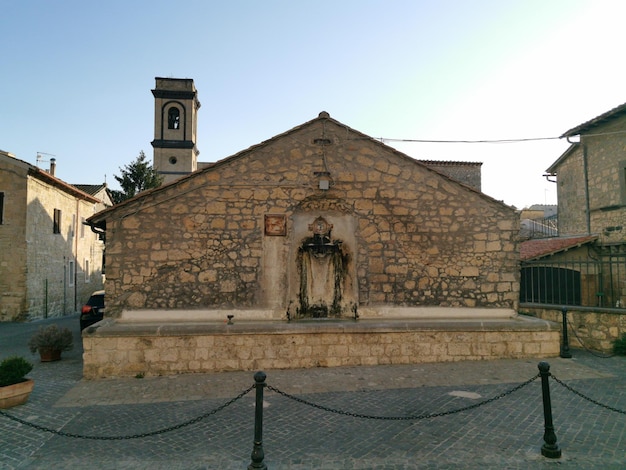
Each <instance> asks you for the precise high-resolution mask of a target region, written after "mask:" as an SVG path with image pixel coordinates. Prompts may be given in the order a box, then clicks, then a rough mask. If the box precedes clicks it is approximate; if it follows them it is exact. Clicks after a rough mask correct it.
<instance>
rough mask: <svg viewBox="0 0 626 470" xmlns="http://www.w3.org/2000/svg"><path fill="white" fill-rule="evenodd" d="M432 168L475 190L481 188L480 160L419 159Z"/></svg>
mask: <svg viewBox="0 0 626 470" xmlns="http://www.w3.org/2000/svg"><path fill="white" fill-rule="evenodd" d="M419 161H420V162H421V163H423V164H424V165H426V166H427V167H429V168H432V169H433V170H436V171H438V172H439V173H442V174H444V175H446V176H449V177H450V178H452V179H454V180H457V181H458V182H459V183H463V184H465V185H467V186H469V187H470V188H474V189H475V190H476V191H481V189H482V186H481V185H482V178H481V173H480V169H481V167H482V165H483V164H482V163H481V162H457V161H437V160H419Z"/></svg>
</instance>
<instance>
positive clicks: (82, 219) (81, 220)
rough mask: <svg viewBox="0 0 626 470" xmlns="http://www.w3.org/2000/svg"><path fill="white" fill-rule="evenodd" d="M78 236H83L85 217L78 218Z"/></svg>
mask: <svg viewBox="0 0 626 470" xmlns="http://www.w3.org/2000/svg"><path fill="white" fill-rule="evenodd" d="M80 238H85V218H84V217H81V218H80Z"/></svg>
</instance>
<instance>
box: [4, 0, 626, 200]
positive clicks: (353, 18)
mask: <svg viewBox="0 0 626 470" xmlns="http://www.w3.org/2000/svg"><path fill="white" fill-rule="evenodd" d="M0 11H1V15H0V31H1V35H2V37H1V39H0V61H1V62H0V63H2V76H1V78H0V84H1V86H0V103H1V106H2V108H1V112H0V149H2V150H5V151H8V152H11V153H12V154H14V155H15V156H16V157H17V158H19V159H21V160H25V161H27V162H29V163H31V164H35V163H36V155H37V152H43V153H47V154H53V155H55V157H56V160H57V173H56V175H57V176H58V177H59V178H61V179H63V180H64V181H67V182H69V183H74V184H76V183H82V184H98V183H102V182H103V181H104V180H105V177H106V181H107V182H108V183H109V185H110V186H112V187H113V188H117V187H118V186H117V183H116V181H115V180H114V177H113V175H114V174H117V175H119V174H120V171H119V169H120V167H122V166H124V165H126V164H128V163H130V162H132V161H133V160H134V159H135V158H136V157H137V155H138V154H139V152H140V151H141V150H143V151H144V152H145V153H146V155H148V156H149V157H150V158H151V157H152V147H151V145H150V142H151V141H152V139H153V137H154V136H153V132H154V131H153V126H154V114H153V113H154V99H153V96H152V94H151V92H150V90H151V89H153V88H154V85H155V82H154V78H155V77H157V76H159V77H175V78H193V79H194V81H195V84H196V88H197V89H198V92H199V99H200V101H201V103H202V107H201V109H200V112H199V118H198V119H199V120H198V142H197V144H198V148H199V150H200V152H201V154H200V157H199V160H200V161H207V162H208V161H216V160H220V159H222V158H225V157H228V156H230V155H232V154H234V153H236V152H238V151H240V150H243V149H245V148H248V147H249V146H251V145H254V144H257V143H259V142H261V141H264V140H266V139H268V138H271V137H273V136H275V135H277V134H279V133H281V132H284V131H286V130H288V129H291V128H292V127H295V126H297V125H300V124H302V123H303V122H305V121H308V120H310V119H313V118H315V117H316V116H317V115H318V113H319V112H320V111H328V112H329V113H330V115H331V116H332V117H333V118H335V119H337V120H339V121H341V122H342V123H344V124H346V125H348V126H350V127H352V128H354V129H356V130H359V131H361V132H364V133H366V134H368V135H370V136H372V137H376V138H389V139H427V140H430V139H435V140H485V139H523V138H535V137H558V136H559V135H561V134H562V133H563V132H565V131H567V130H568V129H570V128H572V127H574V126H576V125H578V124H581V123H582V122H585V121H587V120H589V119H591V118H593V117H595V116H597V115H599V114H601V113H603V112H605V111H608V110H609V109H611V108H613V107H615V106H618V105H620V104H622V103H624V102H626V89H625V84H626V66H624V64H623V57H624V51H623V47H624V44H625V41H624V36H623V28H624V26H623V20H624V18H626V2H623V1H619V0H615V1H610V0H589V1H581V0H541V1H535V0H523V1H515V0H493V1H488V0H458V1H452V0H443V1H435V0H430V1H420V0H406V1H404V0H396V1H393V0H380V1H368V0H341V1H339V0H318V1H315V2H304V1H272V0H265V1H252V0H249V1H236V0H233V1H226V0H222V1H219V2H218V1H209V0H187V1H185V2H177V1H174V0H169V1H162V0H150V1H138V0H135V1H130V0H125V1H118V0H107V1H105V2H90V1H84V0H77V1H73V0H60V1H48V0H20V1H14V0H0ZM389 145H392V146H394V147H396V148H398V149H399V150H401V151H403V152H405V153H407V154H408V155H410V156H412V157H414V158H418V159H432V160H463V161H481V162H483V168H482V172H483V191H484V192H485V193H487V194H488V195H490V196H492V197H494V198H496V199H499V200H503V201H504V202H505V203H507V204H510V205H515V206H517V207H518V208H522V207H524V206H528V205H531V204H535V203H541V204H543V203H555V202H556V188H555V185H554V184H552V183H548V182H546V180H545V178H543V176H542V175H543V173H544V170H545V169H546V168H547V167H548V166H549V165H550V164H551V163H552V162H554V161H555V160H556V159H557V158H558V157H559V156H560V155H561V153H562V152H563V151H564V150H565V149H566V148H567V146H568V144H567V143H566V142H563V141H558V140H557V141H540V142H532V143H516V144H422V143H396V142H389ZM44 157H45V158H46V159H48V158H49V156H44ZM40 166H41V167H43V168H47V166H48V164H47V163H42V164H41V165H40Z"/></svg>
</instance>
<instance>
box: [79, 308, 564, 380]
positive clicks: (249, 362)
mask: <svg viewBox="0 0 626 470" xmlns="http://www.w3.org/2000/svg"><path fill="white" fill-rule="evenodd" d="M410 310H411V312H409V311H408V310H406V311H403V310H402V309H395V310H394V311H388V312H384V313H385V314H386V315H385V318H380V317H378V318H376V317H374V316H372V317H369V318H363V319H359V320H349V319H346V320H309V321H297V322H287V321H284V320H259V319H257V320H251V319H250V320H242V319H241V317H244V318H245V315H244V314H242V312H241V311H239V312H237V314H236V315H235V317H234V323H233V324H232V325H230V324H228V323H227V321H226V315H224V313H225V312H221V318H223V320H221V321H220V320H217V319H214V320H204V321H198V318H200V314H199V313H196V314H194V315H191V316H188V317H185V316H183V317H180V316H178V317H177V318H176V319H177V320H178V321H173V320H174V318H172V317H171V315H167V314H165V313H160V314H158V315H156V316H150V315H145V312H144V315H135V314H130V315H129V314H127V315H123V316H122V318H120V319H118V320H113V319H105V320H103V321H102V322H100V323H98V324H96V325H94V326H93V327H89V328H87V329H86V330H84V332H83V347H84V356H83V357H84V361H83V362H84V377H85V378H88V379H95V378H104V377H123V376H136V375H138V374H142V375H145V376H156V375H168V374H179V373H199V372H216V371H230V370H271V369H291V368H310V367H334V366H358V365H370V366H371V365H378V364H417V363H427V362H448V361H461V360H485V359H503V358H548V357H555V356H558V354H559V350H560V345H559V341H560V329H559V325H558V324H555V323H552V322H549V321H545V320H540V319H537V318H533V317H527V316H523V315H515V314H514V313H513V314H512V313H511V312H510V311H489V312H480V311H474V312H473V313H472V314H469V315H468V314H467V310H465V309H464V312H459V311H457V312H456V314H454V312H452V311H445V310H441V309H428V310H423V311H421V312H416V310H415V309H410ZM418 313H421V315H419V314H418ZM229 314H234V313H229ZM159 317H160V318H159ZM146 318H149V319H150V321H146ZM181 318H183V319H184V320H182V321H181ZM204 318H206V317H204Z"/></svg>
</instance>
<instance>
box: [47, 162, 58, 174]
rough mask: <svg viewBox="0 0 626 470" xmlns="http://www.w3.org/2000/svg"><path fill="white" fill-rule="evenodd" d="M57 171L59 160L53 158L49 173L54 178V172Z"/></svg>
mask: <svg viewBox="0 0 626 470" xmlns="http://www.w3.org/2000/svg"><path fill="white" fill-rule="evenodd" d="M56 169H57V159H56V158H51V159H50V172H49V173H50V174H51V175H52V176H54V172H55V171H56Z"/></svg>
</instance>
